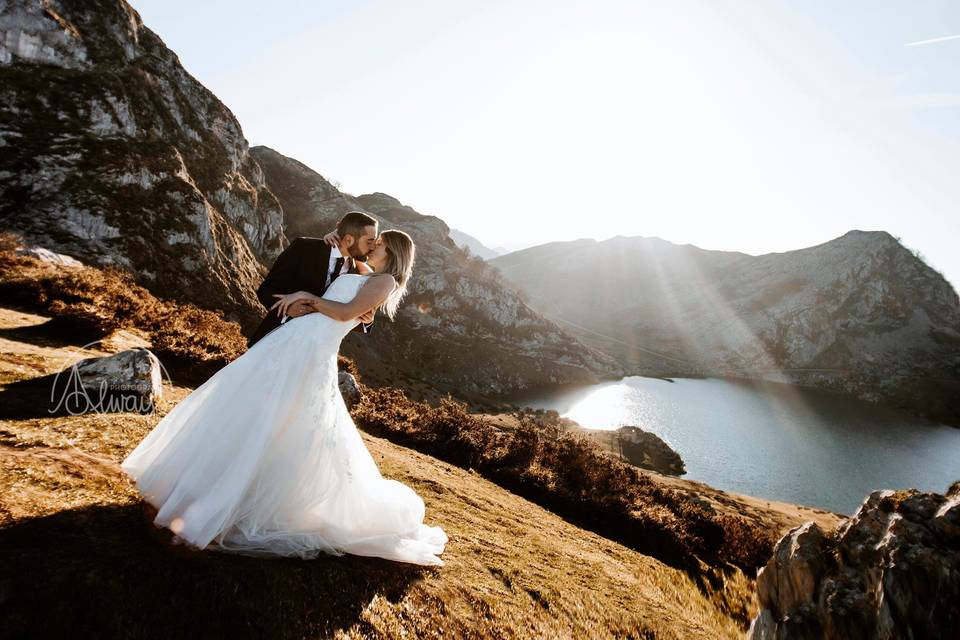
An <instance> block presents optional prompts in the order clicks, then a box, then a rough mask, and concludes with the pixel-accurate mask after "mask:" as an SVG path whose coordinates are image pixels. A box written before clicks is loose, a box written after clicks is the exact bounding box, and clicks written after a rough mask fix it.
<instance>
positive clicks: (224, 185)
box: [0, 0, 286, 326]
mask: <svg viewBox="0 0 960 640" xmlns="http://www.w3.org/2000/svg"><path fill="white" fill-rule="evenodd" d="M0 224H2V225H3V227H4V228H8V229H13V230H16V231H19V232H22V233H23V234H24V235H25V237H26V239H27V240H28V242H31V243H34V244H38V245H41V246H45V247H49V248H51V249H55V250H57V251H61V252H63V253H66V254H69V255H73V256H76V257H77V258H79V259H80V260H82V261H83V262H86V263H89V264H93V265H100V266H106V265H113V266H116V267H119V268H122V269H124V270H127V271H130V272H132V273H134V274H135V275H136V277H137V280H138V281H139V283H140V284H143V285H144V286H147V287H148V288H150V289H151V290H152V291H154V292H157V293H159V294H162V295H163V296H169V297H174V298H177V299H179V300H185V301H190V302H195V303H197V304H200V305H203V306H206V307H216V308H220V309H224V310H226V311H227V313H228V315H229V317H230V318H232V319H235V320H239V321H241V322H244V323H245V325H246V326H250V323H252V322H254V321H255V315H256V314H255V313H254V312H253V310H254V309H255V308H256V306H257V300H256V297H255V296H254V293H253V292H254V291H255V289H256V287H257V285H258V284H259V282H260V279H261V277H262V275H263V273H264V270H263V266H262V264H261V263H262V262H270V261H272V260H273V258H274V257H275V256H276V255H277V254H278V253H279V252H280V251H281V250H282V249H283V248H284V246H285V245H286V238H285V236H284V234H283V215H282V212H281V210H280V203H279V202H278V201H277V199H276V198H275V197H274V195H273V194H272V193H271V192H270V191H269V190H268V189H267V188H266V186H265V184H264V179H263V172H262V171H261V170H260V167H259V166H258V165H257V163H256V162H255V161H253V160H252V158H251V157H250V154H249V150H248V147H247V141H246V140H245V139H244V137H243V132H242V131H241V129H240V124H239V123H238V122H237V120H236V118H235V117H234V116H233V113H231V112H230V110H229V109H228V108H227V107H226V106H225V105H224V104H223V103H222V102H220V100H218V99H217V97H216V96H215V95H213V93H211V92H210V91H208V90H207V89H206V88H205V87H204V86H203V85H202V84H200V83H199V82H198V81H197V80H196V79H195V78H193V76H191V75H190V74H189V73H187V71H186V70H184V68H183V66H182V65H181V64H180V61H179V59H178V58H177V55H176V54H175V53H174V52H172V51H171V50H170V49H168V48H167V47H166V46H165V45H164V43H163V41H162V40H161V39H160V38H159V37H158V36H157V35H156V34H155V33H153V32H152V31H151V30H150V29H148V28H147V27H145V26H144V24H143V22H142V21H141V19H140V16H139V14H138V13H137V12H136V11H135V10H134V9H133V8H131V7H130V5H128V4H127V3H126V2H122V1H115V2H55V3H52V2H37V1H28V0H9V1H6V2H2V3H0Z"/></svg>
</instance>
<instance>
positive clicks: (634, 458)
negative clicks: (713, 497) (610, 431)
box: [617, 426, 687, 476]
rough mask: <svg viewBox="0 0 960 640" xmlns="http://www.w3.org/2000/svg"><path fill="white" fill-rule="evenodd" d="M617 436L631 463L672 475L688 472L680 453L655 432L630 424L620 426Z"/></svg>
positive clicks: (623, 451)
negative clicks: (630, 425)
mask: <svg viewBox="0 0 960 640" xmlns="http://www.w3.org/2000/svg"><path fill="white" fill-rule="evenodd" d="M617 436H618V437H617V442H618V446H619V447H620V450H621V451H622V453H623V457H624V458H626V459H627V460H628V461H629V462H630V464H633V465H635V466H638V467H640V468H642V469H651V470H653V471H656V472H658V473H663V474H665V475H670V476H682V475H683V474H685V473H686V472H687V468H686V465H685V464H684V463H683V458H681V457H680V454H679V453H677V452H676V451H674V450H673V449H671V448H670V445H668V444H667V443H666V442H664V441H663V439H662V438H660V436H658V435H656V434H655V433H650V432H649V431H644V430H643V429H641V428H640V427H629V426H628V427H620V428H618V429H617Z"/></svg>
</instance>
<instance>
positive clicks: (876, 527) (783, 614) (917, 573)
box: [749, 482, 960, 640]
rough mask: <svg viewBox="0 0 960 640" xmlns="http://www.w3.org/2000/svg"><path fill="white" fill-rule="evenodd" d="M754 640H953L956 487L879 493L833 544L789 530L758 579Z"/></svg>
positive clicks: (959, 537)
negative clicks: (942, 491) (938, 491)
mask: <svg viewBox="0 0 960 640" xmlns="http://www.w3.org/2000/svg"><path fill="white" fill-rule="evenodd" d="M757 589H758V595H759V599H760V606H761V611H760V613H759V614H758V615H757V617H756V618H755V619H754V620H753V623H752V625H751V627H750V634H749V637H750V638H753V639H754V640H761V639H763V640H765V639H768V638H769V639H773V638H776V639H778V640H791V639H794V638H796V639H800V638H803V639H806V638H818V639H820V638H823V639H847V638H851V639H852V638H877V639H878V640H893V639H895V638H953V637H956V636H955V634H956V631H957V629H958V628H960V482H955V483H954V484H953V485H952V486H951V487H950V489H949V491H948V492H947V494H946V495H939V494H936V493H925V492H920V491H916V490H912V489H911V490H907V491H897V492H894V491H874V492H873V493H871V494H870V496H869V497H868V498H867V499H866V500H865V501H864V502H863V504H862V505H861V506H860V508H859V509H858V510H857V512H856V513H855V514H854V515H853V516H852V517H851V518H849V519H848V520H847V521H846V522H845V523H844V524H842V525H841V526H840V527H838V528H837V530H836V531H835V532H833V533H832V534H830V535H827V534H825V533H824V532H823V531H822V530H821V529H820V528H819V527H818V526H817V525H816V524H814V523H812V522H808V523H806V524H804V525H802V526H800V527H797V528H795V529H792V530H791V531H790V532H789V533H787V535H785V536H784V537H783V538H782V539H781V540H780V541H779V542H778V543H777V546H776V548H775V549H774V552H773V556H772V557H771V558H770V560H769V562H768V563H767V565H766V566H765V567H764V568H763V569H761V570H760V573H759V575H758V577H757Z"/></svg>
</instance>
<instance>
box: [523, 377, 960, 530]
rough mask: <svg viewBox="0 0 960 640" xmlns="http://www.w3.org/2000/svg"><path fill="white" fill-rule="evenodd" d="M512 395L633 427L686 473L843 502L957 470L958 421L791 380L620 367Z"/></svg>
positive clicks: (845, 508)
mask: <svg viewBox="0 0 960 640" xmlns="http://www.w3.org/2000/svg"><path fill="white" fill-rule="evenodd" d="M513 402H515V403H516V404H520V405H524V406H530V407H534V408H543V409H556V410H557V411H559V412H560V414H561V415H563V416H566V417H568V418H571V419H573V420H576V421H577V422H578V423H580V424H581V425H583V426H585V427H590V428H595V429H612V428H616V427H617V426H619V425H635V426H638V427H641V428H642V429H645V430H647V431H652V432H653V433H655V434H657V435H658V436H660V437H661V438H663V439H664V440H666V441H667V442H668V443H669V444H670V446H671V447H673V448H674V449H675V450H676V451H677V452H678V453H679V454H680V456H681V457H682V458H683V460H684V462H685V463H686V465H687V475H685V476H684V478H689V479H692V480H701V481H703V482H706V483H707V484H709V485H712V486H714V487H717V488H718V489H724V490H727V491H733V492H736V493H745V494H749V495H753V496H758V497H763V498H767V499H770V500H783V501H786V502H794V503H798V504H805V505H810V506H816V507H821V508H824V509H830V510H833V511H837V512H839V513H844V514H850V513H853V511H854V510H855V509H856V508H857V507H858V506H859V505H860V503H861V502H862V500H863V499H864V498H865V497H866V496H867V494H868V493H870V492H871V491H873V490H874V489H902V488H907V487H916V488H918V489H921V490H925V491H936V492H938V493H944V492H945V491H946V489H947V487H948V486H949V485H950V483H951V482H953V481H955V480H960V429H957V428H953V427H948V426H946V425H942V424H937V423H933V422H930V421H926V420H923V419H921V418H916V417H912V416H910V415H908V414H904V413H902V412H899V411H897V410H894V409H891V408H888V407H883V406H879V405H875V404H872V403H868V402H863V401H860V400H854V399H851V398H847V397H844V396H840V395H836V394H832V393H828V392H824V391H818V390H813V389H803V388H800V387H795V386H791V385H785V384H778V383H763V382H747V381H740V380H724V379H717V378H707V379H689V378H675V379H674V382H670V381H668V380H660V379H657V378H641V377H629V378H624V379H623V380H620V381H619V382H606V383H602V384H597V385H593V386H591V387H584V388H578V389H572V390H571V389H565V390H553V391H546V392H540V393H539V394H537V395H536V396H532V397H531V396H524V397H517V398H514V399H513Z"/></svg>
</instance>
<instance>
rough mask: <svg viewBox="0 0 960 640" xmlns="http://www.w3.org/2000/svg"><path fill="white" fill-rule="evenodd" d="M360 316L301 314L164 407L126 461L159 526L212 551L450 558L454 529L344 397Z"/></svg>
mask: <svg viewBox="0 0 960 640" xmlns="http://www.w3.org/2000/svg"><path fill="white" fill-rule="evenodd" d="M364 282H366V276H363V275H358V274H343V275H341V276H339V277H338V278H337V279H336V280H334V282H333V283H332V284H331V285H330V287H329V288H328V289H327V291H326V293H325V294H324V296H323V297H324V298H327V299H330V300H335V301H338V302H347V301H349V300H351V299H352V298H353V297H354V296H355V295H356V293H357V291H359V289H360V287H361V286H362V285H363V284H364ZM357 323H358V321H357V320H351V321H348V322H338V321H336V320H333V319H332V318H330V317H328V316H325V315H323V314H322V313H310V314H307V315H304V316H300V317H298V318H292V319H290V320H288V321H287V322H286V323H285V324H283V325H281V326H279V327H277V328H276V329H274V330H273V331H271V332H270V333H268V334H267V335H266V336H264V337H263V338H261V339H260V340H259V341H258V342H256V343H255V344H254V345H253V346H252V347H251V348H250V349H249V350H248V351H247V352H246V353H244V354H243V355H242V356H240V357H239V358H237V359H236V360H234V361H233V362H231V363H230V364H229V365H227V366H226V367H224V368H223V369H221V370H220V371H218V372H217V373H216V374H215V375H214V376H213V377H211V378H210V379H208V380H207V381H206V382H205V383H203V384H202V385H201V386H199V387H197V388H196V389H195V390H194V391H193V392H192V393H191V394H190V395H189V396H187V397H186V398H184V399H183V400H182V401H181V402H180V403H179V404H178V405H177V406H176V407H174V408H173V409H172V410H171V411H170V412H169V413H168V414H167V415H166V416H164V418H163V419H162V420H161V421H160V422H159V423H158V424H157V426H156V427H155V428H154V429H153V431H151V432H150V433H149V434H148V435H147V436H146V437H145V438H144V439H143V441H142V442H140V444H139V445H137V447H136V448H135V449H134V450H133V451H132V452H131V453H130V455H129V456H127V457H126V459H124V461H123V463H122V464H121V467H122V469H123V470H124V471H125V472H126V473H127V474H128V475H129V476H130V477H131V478H132V479H133V480H134V481H135V482H136V485H137V488H138V489H139V491H140V493H141V494H142V495H143V496H144V498H145V499H146V500H147V501H148V502H149V503H150V504H152V505H153V506H154V507H156V508H157V515H156V518H155V519H154V524H156V525H158V526H163V527H167V528H169V529H170V530H171V531H172V532H173V533H174V534H175V536H174V542H176V543H178V544H188V545H191V546H193V547H195V548H200V549H204V548H208V549H213V550H217V551H225V552H233V553H240V554H243V555H255V556H296V557H301V558H313V557H316V556H317V555H318V554H319V553H321V552H324V553H328V554H332V555H337V556H339V555H343V554H345V553H350V554H355V555H361V556H375V557H380V558H386V559H389V560H396V561H400V562H410V563H414V564H423V565H443V561H442V560H441V559H440V558H439V557H438V554H440V553H442V552H443V548H444V545H445V544H446V542H447V535H446V533H444V531H443V529H441V528H440V527H432V526H427V525H425V524H424V523H423V518H424V513H425V507H424V502H423V499H422V498H421V497H420V496H419V495H417V493H416V492H414V491H413V489H411V488H410V487H408V486H407V485H405V484H403V483H401V482H398V481H396V480H391V479H387V478H384V477H383V476H382V475H381V474H380V470H379V469H378V468H377V465H376V463H375V462H374V460H373V456H371V455H370V452H369V451H368V450H367V448H366V446H365V445H364V443H363V440H362V439H361V437H360V433H359V432H358V431H357V428H356V426H355V425H354V423H353V420H352V419H351V417H350V414H349V413H348V412H347V408H346V405H345V403H344V401H343V398H342V396H341V395H340V390H339V386H338V381H337V351H338V350H339V347H340V342H341V340H342V339H343V338H344V336H346V335H347V333H348V332H349V331H350V330H351V329H353V328H354V327H355V326H356V325H357Z"/></svg>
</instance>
